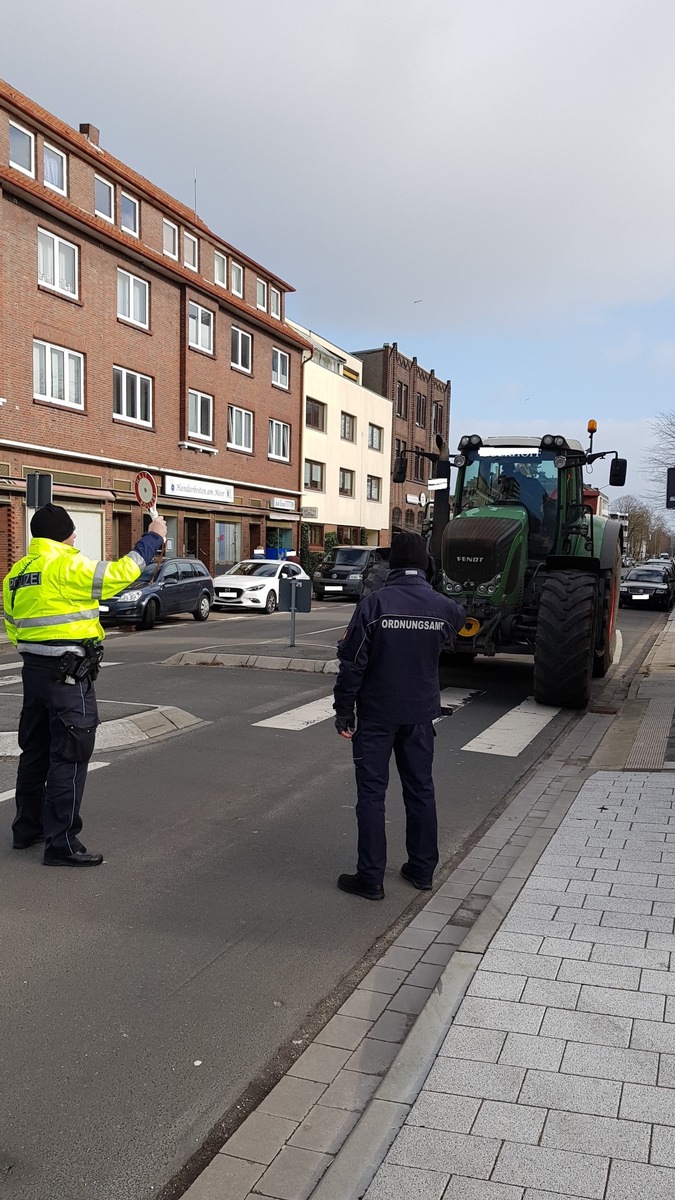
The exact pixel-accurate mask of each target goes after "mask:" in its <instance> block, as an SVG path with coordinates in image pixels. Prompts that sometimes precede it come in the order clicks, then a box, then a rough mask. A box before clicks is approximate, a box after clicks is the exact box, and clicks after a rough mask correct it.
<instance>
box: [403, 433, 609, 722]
mask: <svg viewBox="0 0 675 1200" xmlns="http://www.w3.org/2000/svg"><path fill="white" fill-rule="evenodd" d="M596 432H597V422H596V421H589V422H588V433H589V436H590V443H589V445H588V447H587V448H586V449H584V447H583V446H582V444H581V442H578V441H573V440H572V439H568V438H565V437H563V436H562V435H560V434H551V433H547V434H545V435H544V436H543V437H519V436H516V435H511V436H504V437H492V438H486V439H483V438H482V437H481V436H480V434H477V433H474V434H471V435H469V436H467V437H463V438H461V440H460V442H459V446H458V454H457V456H456V457H455V458H454V460H452V461H451V459H450V452H449V449H448V445H447V442H445V441H444V440H443V439H442V438H441V437H440V436H439V437H437V438H436V445H437V447H438V454H434V455H431V454H429V455H427V457H429V458H431V459H432V461H433V471H434V476H435V479H436V480H437V481H438V480H441V479H443V480H447V481H448V486H447V487H439V488H437V489H436V490H435V491H434V502H433V520H432V522H431V531H430V537H429V553H430V556H431V558H432V560H433V566H434V568H435V573H434V577H433V585H434V587H436V588H437V589H438V590H439V591H442V592H444V593H445V594H446V595H448V596H451V597H452V598H453V600H457V601H458V602H459V603H460V604H462V605H463V606H464V608H465V609H466V612H467V622H466V625H465V626H464V628H463V630H462V631H461V636H460V637H459V638H458V640H457V644H456V646H454V647H453V650H452V652H450V650H449V649H448V651H447V652H444V658H445V661H446V662H448V663H450V664H452V663H456V664H461V663H463V662H466V661H467V659H468V660H470V659H473V658H475V657H476V655H478V654H486V655H489V656H493V655H495V654H528V655H533V656H534V697H535V700H537V701H538V703H539V704H549V705H554V706H556V707H560V708H585V706H586V705H587V704H588V701H589V699H590V692H591V680H592V678H593V676H594V675H595V676H600V677H602V676H604V675H606V674H607V671H608V670H609V668H610V665H611V662H612V658H613V656H614V650H615V647H616V613H617V607H618V600H619V585H620V579H621V553H622V548H623V547H622V542H623V531H622V528H621V525H620V523H619V522H618V521H615V520H612V519H610V518H608V517H602V516H598V515H597V514H596V513H594V512H593V511H592V509H591V508H590V507H589V505H588V504H585V503H584V479H583V471H584V467H587V466H590V464H591V463H594V462H596V460H598V459H604V458H606V457H608V456H610V455H611V456H612V459H613V461H612V463H611V466H610V470H609V479H608V483H609V485H610V486H611V487H623V485H624V483H625V482H626V469H627V464H626V460H625V458H619V457H618V454H617V452H616V450H600V451H594V450H593V438H594V436H595V433H596ZM409 453H411V451H407V450H406V451H404V452H403V453H402V454H400V455H399V456H398V457H397V459H396V462H395V464H394V482H395V483H403V482H405V478H406V472H407V455H408V454H409ZM451 466H455V467H456V468H457V481H456V485H455V489H454V503H453V505H452V515H451V500H450V488H449V481H450V468H451ZM469 563H470V564H472V565H473V566H474V568H475V569H474V570H473V571H472V576H473V577H474V578H472V579H470V580H469V579H464V580H463V581H461V576H460V578H459V579H458V578H457V576H458V575H459V574H460V572H459V571H458V567H459V566H460V564H469ZM461 574H462V575H463V574H464V571H462V572H461Z"/></svg>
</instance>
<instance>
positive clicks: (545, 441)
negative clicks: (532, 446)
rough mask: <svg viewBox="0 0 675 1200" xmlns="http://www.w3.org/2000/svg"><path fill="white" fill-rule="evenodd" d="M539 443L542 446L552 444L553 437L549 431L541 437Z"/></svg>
mask: <svg viewBox="0 0 675 1200" xmlns="http://www.w3.org/2000/svg"><path fill="white" fill-rule="evenodd" d="M541 444H542V446H552V445H553V437H552V436H551V434H550V433H547V434H546V437H543V438H542V439H541Z"/></svg>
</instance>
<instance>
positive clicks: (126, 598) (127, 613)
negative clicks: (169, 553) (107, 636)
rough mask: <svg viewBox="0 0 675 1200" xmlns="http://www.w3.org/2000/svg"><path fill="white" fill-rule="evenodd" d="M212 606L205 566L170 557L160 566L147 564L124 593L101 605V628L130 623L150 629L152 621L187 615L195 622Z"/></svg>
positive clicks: (194, 560) (206, 614)
mask: <svg viewBox="0 0 675 1200" xmlns="http://www.w3.org/2000/svg"><path fill="white" fill-rule="evenodd" d="M212 604H213V581H212V579H211V576H210V575H209V572H208V571H207V569H206V567H205V566H204V563H203V562H200V561H199V559H196V558H170V559H167V560H166V561H165V562H163V563H161V564H160V566H159V567H158V566H157V563H155V562H152V563H150V565H149V566H147V567H145V568H144V570H143V571H141V574H140V575H139V577H138V579H136V580H134V582H133V583H132V584H130V585H129V586H128V587H126V588H125V589H124V591H123V592H120V593H119V595H118V596H114V597H113V599H112V600H106V602H105V603H104V604H101V605H100V612H101V621H102V622H103V624H104V625H120V624H122V623H126V622H127V621H130V622H132V623H134V624H136V625H137V626H138V627H139V629H152V627H153V625H154V624H155V621H160V620H162V618H163V617H172V616H174V615H175V614H176V613H186V612H191V613H192V615H193V617H194V619H195V621H205V620H206V619H207V617H208V615H209V613H210V611H211V606H212Z"/></svg>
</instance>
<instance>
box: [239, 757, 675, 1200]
mask: <svg viewBox="0 0 675 1200" xmlns="http://www.w3.org/2000/svg"><path fill="white" fill-rule="evenodd" d="M673 866H675V778H674V777H673V775H672V774H671V773H669V772H663V773H656V772H651V773H649V772H630V771H628V772H600V773H597V774H595V775H593V776H591V778H590V779H588V780H587V782H586V783H585V784H584V786H583V788H582V789H581V791H580V792H579V794H578V796H577V798H576V800H575V801H574V803H573V804H572V806H571V808H570V809H569V812H568V813H567V815H566V816H565V817H564V819H563V821H562V823H561V825H560V827H559V829H558V831H557V832H556V833H555V835H554V836H553V838H552V840H551V841H550V842H549V844H548V846H547V847H546V849H545V850H544V852H543V854H542V856H541V858H540V859H539V862H538V863H537V865H536V866H535V867H534V869H533V871H532V873H531V874H530V876H529V878H528V879H527V880H526V882H525V884H524V887H523V889H522V891H521V892H520V895H519V896H518V898H517V899H516V901H515V903H514V904H513V906H512V908H511V909H510V911H509V912H508V913H507V915H506V917H505V919H504V921H503V922H502V925H501V928H500V929H499V931H498V932H497V933H496V934H495V936H494V937H493V939H492V942H491V943H490V945H489V947H488V949H487V950H486V952H485V953H484V954H483V956H482V959H481V961H480V965H479V967H478V970H477V971H476V974H475V975H474V978H473V981H472V983H471V985H470V987H469V989H468V992H467V994H466V996H465V998H464V1000H463V1001H462V1003H461V1004H460V1006H459V1009H458V1011H457V1013H456V1015H455V1019H454V1022H453V1025H452V1027H451V1029H450V1031H449V1033H448V1034H447V1037H446V1039H445V1041H444V1044H443V1046H442V1048H441V1051H440V1053H439V1055H438V1057H437V1059H436V1062H435V1064H434V1065H433V1066H432V1069H431V1071H430V1073H429V1075H428V1077H427V1079H426V1082H425V1084H424V1087H423V1088H422V1091H421V1093H420V1095H419V1097H418V1099H417V1101H416V1103H415V1104H414V1106H413V1108H412V1110H411V1112H410V1114H409V1116H408V1118H407V1120H406V1122H405V1124H404V1125H403V1127H402V1129H401V1130H400V1133H399V1134H398V1136H397V1137H396V1139H395V1141H394V1142H393V1144H392V1146H391V1148H390V1150H389V1152H388V1154H387V1157H386V1159H385V1162H384V1163H383V1165H382V1166H381V1167H380V1169H379V1171H378V1172H377V1174H376V1176H375V1178H374V1180H373V1182H372V1184H371V1185H370V1188H369V1189H368V1191H367V1192H366V1198H365V1200H404V1198H406V1197H411V1198H412V1197H422V1198H425V1197H427V1196H429V1197H438V1198H439V1200H440V1198H441V1197H442V1198H443V1200H556V1198H557V1200H563V1198H565V1197H567V1198H570V1197H576V1198H582V1200H635V1198H636V1197H645V1198H646V1200H660V1198H663V1200H665V1198H666V1197H668V1200H673V1197H675V1003H674V1002H675V971H672V970H671V966H672V965H675V963H673V962H671V955H675V890H674V888H673V883H674V881H675V875H673V874H672V868H673ZM657 919H658V921H659V922H663V925H661V924H659V925H658V927H655V925H654V922H655V920H657ZM252 1194H255V1191H254V1192H253V1193H252Z"/></svg>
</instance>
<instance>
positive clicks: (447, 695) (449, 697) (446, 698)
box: [441, 687, 478, 708]
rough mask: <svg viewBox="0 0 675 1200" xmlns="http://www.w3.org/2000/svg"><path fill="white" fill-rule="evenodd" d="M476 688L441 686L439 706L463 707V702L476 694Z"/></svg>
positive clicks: (465, 702) (466, 701)
mask: <svg viewBox="0 0 675 1200" xmlns="http://www.w3.org/2000/svg"><path fill="white" fill-rule="evenodd" d="M477 695H478V691H477V689H476V688H456V687H447V688H443V690H442V692H441V708H463V707H464V705H465V704H467V703H468V702H469V700H471V698H472V696H477Z"/></svg>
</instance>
